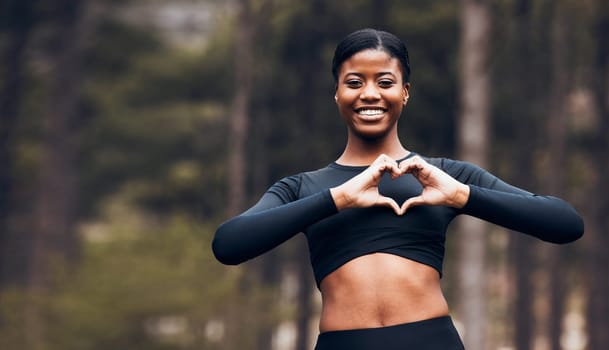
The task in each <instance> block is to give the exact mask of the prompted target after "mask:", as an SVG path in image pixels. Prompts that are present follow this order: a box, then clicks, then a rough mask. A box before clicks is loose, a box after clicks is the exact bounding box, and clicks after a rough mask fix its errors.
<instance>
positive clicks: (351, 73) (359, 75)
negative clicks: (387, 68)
mask: <svg viewBox="0 0 609 350" xmlns="http://www.w3.org/2000/svg"><path fill="white" fill-rule="evenodd" d="M348 75H356V76H358V77H363V76H364V74H362V73H358V72H347V73H345V76H348ZM383 75H391V76H394V77H397V76H396V75H395V74H394V73H392V72H378V73H376V74H375V76H377V77H381V76H383Z"/></svg>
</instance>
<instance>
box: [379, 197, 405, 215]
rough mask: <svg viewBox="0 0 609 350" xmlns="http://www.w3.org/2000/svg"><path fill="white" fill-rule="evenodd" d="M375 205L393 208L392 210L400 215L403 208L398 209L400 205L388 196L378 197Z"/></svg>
mask: <svg viewBox="0 0 609 350" xmlns="http://www.w3.org/2000/svg"><path fill="white" fill-rule="evenodd" d="M377 205H381V206H384V207H389V208H391V209H393V211H394V212H395V213H396V214H397V215H402V212H403V210H402V209H400V206H399V205H398V204H397V203H396V201H394V200H393V199H391V198H389V197H384V196H381V197H379V199H378V201H377Z"/></svg>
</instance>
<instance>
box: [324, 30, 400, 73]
mask: <svg viewBox="0 0 609 350" xmlns="http://www.w3.org/2000/svg"><path fill="white" fill-rule="evenodd" d="M369 49H372V50H381V51H385V52H386V53H387V54H389V56H391V57H393V58H395V59H397V60H398V61H400V65H401V67H402V75H403V79H404V83H407V82H409V81H410V59H409V57H408V49H407V48H406V44H404V42H403V41H402V40H400V39H399V38H398V37H397V36H395V35H394V34H391V33H389V32H385V31H382V30H376V29H371V28H366V29H360V30H357V31H355V32H353V33H351V34H349V35H347V36H346V37H345V38H344V39H343V40H342V41H341V42H340V43H339V44H338V45H337V46H336V50H335V51H334V58H333V59H332V75H333V76H334V81H336V82H338V71H339V70H340V66H341V65H342V64H343V62H345V61H346V60H348V59H349V58H350V57H351V56H353V55H355V54H356V53H358V52H360V51H364V50H369Z"/></svg>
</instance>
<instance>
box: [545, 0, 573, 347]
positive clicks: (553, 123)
mask: <svg viewBox="0 0 609 350" xmlns="http://www.w3.org/2000/svg"><path fill="white" fill-rule="evenodd" d="M560 4H561V3H560V2H557V3H553V22H552V28H551V39H550V40H551V50H552V54H551V57H552V62H551V64H552V80H553V81H552V83H551V84H550V99H549V107H550V108H549V115H548V116H547V119H546V120H547V126H548V129H547V130H548V150H549V152H548V155H549V159H548V160H549V164H548V167H547V170H548V172H549V174H548V176H547V177H545V179H546V181H545V184H546V186H547V189H545V192H547V193H550V194H552V195H555V196H558V197H564V196H565V195H567V193H565V191H564V188H565V186H566V179H565V175H564V174H565V170H564V169H565V166H566V163H567V162H566V158H567V157H566V153H567V144H566V140H567V137H568V135H567V114H566V110H567V106H566V103H565V102H564V101H566V97H567V92H568V91H567V89H568V84H569V81H570V79H569V77H568V74H569V73H568V70H567V69H565V67H567V66H568V65H567V62H566V56H567V52H568V51H567V49H566V47H565V44H566V42H567V40H565V38H566V37H567V35H566V34H567V33H566V25H567V23H566V21H565V16H564V10H563V9H562V8H561V5H560ZM546 249H547V256H546V261H545V264H544V265H545V266H543V268H544V271H548V273H549V281H548V286H547V289H546V290H547V292H548V293H549V298H548V299H549V306H550V307H549V311H548V315H546V317H547V320H548V323H547V327H548V329H547V330H546V331H547V334H548V338H549V344H550V349H551V350H560V348H561V346H560V337H561V333H562V320H563V314H564V309H565V297H566V293H565V289H566V287H567V286H566V284H565V282H564V281H565V278H564V268H565V267H566V265H563V264H562V262H563V261H564V259H563V257H562V252H563V249H564V248H563V247H559V246H546ZM561 265H562V266H561Z"/></svg>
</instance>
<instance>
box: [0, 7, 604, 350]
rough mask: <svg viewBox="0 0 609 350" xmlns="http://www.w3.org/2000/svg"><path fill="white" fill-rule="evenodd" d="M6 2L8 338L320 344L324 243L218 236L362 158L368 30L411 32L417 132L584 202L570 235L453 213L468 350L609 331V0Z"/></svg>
mask: <svg viewBox="0 0 609 350" xmlns="http://www.w3.org/2000/svg"><path fill="white" fill-rule="evenodd" d="M0 4H1V5H0V60H1V64H0V348H1V349H7V350H8V349H23V350H97V349H104V350H105V349H131V350H137V349H142V350H143V349H146V350H169V349H218V350H224V349H261V350H262V349H274V350H292V349H294V350H305V349H312V346H313V345H312V342H313V341H314V338H315V336H316V333H317V324H316V320H317V317H318V311H319V306H320V305H319V295H318V292H317V290H316V289H315V286H314V283H313V280H312V272H311V269H310V267H309V265H308V253H307V249H306V242H305V241H304V240H303V238H302V237H301V236H299V237H297V238H294V239H292V240H291V241H290V242H288V243H287V244H285V245H283V246H282V247H280V248H278V249H275V250H273V251H272V252H270V253H269V254H267V255H265V256H263V257H260V258H257V259H254V260H253V261H251V262H248V263H246V264H244V265H242V266H239V267H226V266H222V265H221V264H219V263H218V262H217V261H216V260H215V259H214V257H213V255H212V253H211V249H210V244H211V239H212V236H213V233H214V231H215V228H216V227H217V225H218V224H219V223H220V222H222V221H223V220H225V219H226V218H227V217H228V216H230V215H233V214H235V213H237V212H239V211H240V210H242V209H244V208H246V207H248V206H249V205H251V204H252V203H253V202H254V201H255V200H256V199H257V198H258V197H259V196H260V195H261V193H262V192H263V191H264V190H265V189H266V188H267V187H268V186H269V185H270V184H272V183H273V182H274V181H275V180H277V179H279V178H281V177H283V176H286V175H290V174H294V173H297V172H300V171H304V170H310V169H316V168H319V167H323V166H324V165H326V164H327V163H329V162H331V161H333V160H334V159H335V158H336V157H337V156H338V155H339V154H340V152H341V151H342V146H343V144H344V141H345V136H346V133H345V130H344V126H343V125H342V124H341V121H340V118H339V117H338V115H337V112H336V108H335V105H334V101H333V95H334V94H333V88H334V87H333V81H332V77H331V74H330V61H331V57H332V54H333V50H334V47H335V45H336V44H337V42H338V41H339V40H340V39H341V38H342V37H344V36H345V35H346V34H348V33H349V32H351V31H353V30H355V29H359V28H362V27H374V28H380V29H385V30H388V31H391V32H394V33H395V34H397V35H398V36H400V37H401V38H402V39H403V40H404V41H405V42H406V43H407V45H408V46H409V50H410V55H411V62H412V68H413V74H412V78H411V83H412V89H411V99H410V103H409V105H408V108H407V109H406V110H405V112H404V115H403V116H402V121H401V125H400V133H401V136H402V139H403V141H404V142H405V145H406V147H407V148H409V149H411V150H415V151H417V152H418V153H420V154H423V155H427V156H447V157H454V158H460V159H467V160H472V161H475V162H476V163H479V164H480V165H483V166H485V167H486V168H488V169H489V170H491V171H492V172H494V173H495V174H497V175H499V176H500V177H502V178H504V179H505V180H507V181H508V182H511V183H513V184H515V185H518V186H521V187H524V188H526V189H529V190H532V191H534V192H540V193H550V194H553V195H557V196H561V197H564V198H566V199H568V200H569V201H570V202H571V203H573V204H574V205H575V207H576V208H577V209H578V210H579V211H580V213H582V215H583V216H584V218H585V222H586V234H585V236H584V238H583V239H581V240H579V241H578V242H576V243H575V244H571V245H567V246H556V245H551V244H546V243H541V242H539V241H537V240H534V239H531V238H529V237H525V236H524V235H520V234H517V233H513V232H506V231H505V230H503V229H501V228H498V227H494V226H487V225H479V224H476V223H475V221H473V222H474V224H471V222H472V221H470V223H469V224H467V222H468V221H467V220H464V221H463V223H459V224H458V225H455V227H454V228H453V229H451V232H449V235H448V252H447V253H448V254H447V259H446V262H445V277H444V278H443V284H444V290H445V292H446V295H447V297H448V299H449V304H450V305H452V308H453V316H454V318H455V320H456V322H457V325H458V328H459V331H460V332H461V333H462V335H463V336H464V338H465V340H466V344H467V348H468V349H470V350H482V349H501V350H508V349H517V350H527V349H535V350H550V349H551V350H557V349H565V350H578V349H582V350H583V349H589V350H601V349H607V348H608V347H609V336H608V334H607V333H608V332H607V329H609V298H608V296H609V254H607V252H606V249H607V248H608V247H609V238H608V229H609V216H608V215H607V214H609V189H608V188H607V179H609V92H608V90H609V87H608V86H609V1H607V0H496V1H490V0H462V1H442V0H410V1H406V0H374V1H373V0H351V1H322V0H310V1H297V0H231V1H221V0H216V1H214V0H199V1H195V0H172V1H160V0H159V1H154V0H130V1H118V0H82V1H68V0H54V1H43V0H29V1H28V0H0ZM462 231H464V232H462ZM476 231H482V234H476V233H475V232H476Z"/></svg>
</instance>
